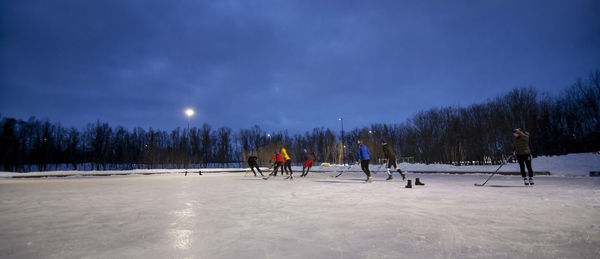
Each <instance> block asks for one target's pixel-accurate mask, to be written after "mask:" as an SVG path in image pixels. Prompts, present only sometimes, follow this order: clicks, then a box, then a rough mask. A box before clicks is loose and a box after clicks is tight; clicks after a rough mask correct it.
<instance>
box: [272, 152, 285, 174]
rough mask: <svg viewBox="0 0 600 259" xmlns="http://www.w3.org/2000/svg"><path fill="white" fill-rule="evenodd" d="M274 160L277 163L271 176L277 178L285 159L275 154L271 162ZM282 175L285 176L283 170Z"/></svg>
mask: <svg viewBox="0 0 600 259" xmlns="http://www.w3.org/2000/svg"><path fill="white" fill-rule="evenodd" d="M273 160H275V163H274V164H273V172H272V173H270V174H269V175H272V176H277V169H279V167H280V166H281V165H282V164H283V157H281V155H280V154H279V153H277V152H275V155H274V156H273V157H271V159H270V160H269V161H273ZM281 174H282V175H283V169H282V171H281Z"/></svg>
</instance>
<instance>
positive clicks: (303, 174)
mask: <svg viewBox="0 0 600 259" xmlns="http://www.w3.org/2000/svg"><path fill="white" fill-rule="evenodd" d="M304 170H306V172H304ZM308 171H310V167H302V174H301V175H300V176H306V175H307V174H308Z"/></svg>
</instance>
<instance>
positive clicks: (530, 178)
mask: <svg viewBox="0 0 600 259" xmlns="http://www.w3.org/2000/svg"><path fill="white" fill-rule="evenodd" d="M529 185H533V177H529Z"/></svg>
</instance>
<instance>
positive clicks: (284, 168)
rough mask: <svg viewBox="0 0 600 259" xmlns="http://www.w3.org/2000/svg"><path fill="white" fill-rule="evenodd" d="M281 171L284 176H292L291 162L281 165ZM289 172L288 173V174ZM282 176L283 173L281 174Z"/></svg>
mask: <svg viewBox="0 0 600 259" xmlns="http://www.w3.org/2000/svg"><path fill="white" fill-rule="evenodd" d="M283 170H284V171H285V173H286V174H289V175H292V174H293V172H292V160H286V161H285V164H283ZM288 170H289V173H288ZM282 174H283V173H282Z"/></svg>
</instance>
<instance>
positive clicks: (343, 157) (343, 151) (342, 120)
mask: <svg viewBox="0 0 600 259" xmlns="http://www.w3.org/2000/svg"><path fill="white" fill-rule="evenodd" d="M338 120H339V121H340V122H341V123H342V164H344V165H346V145H344V118H342V117H339V118H338Z"/></svg>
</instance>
